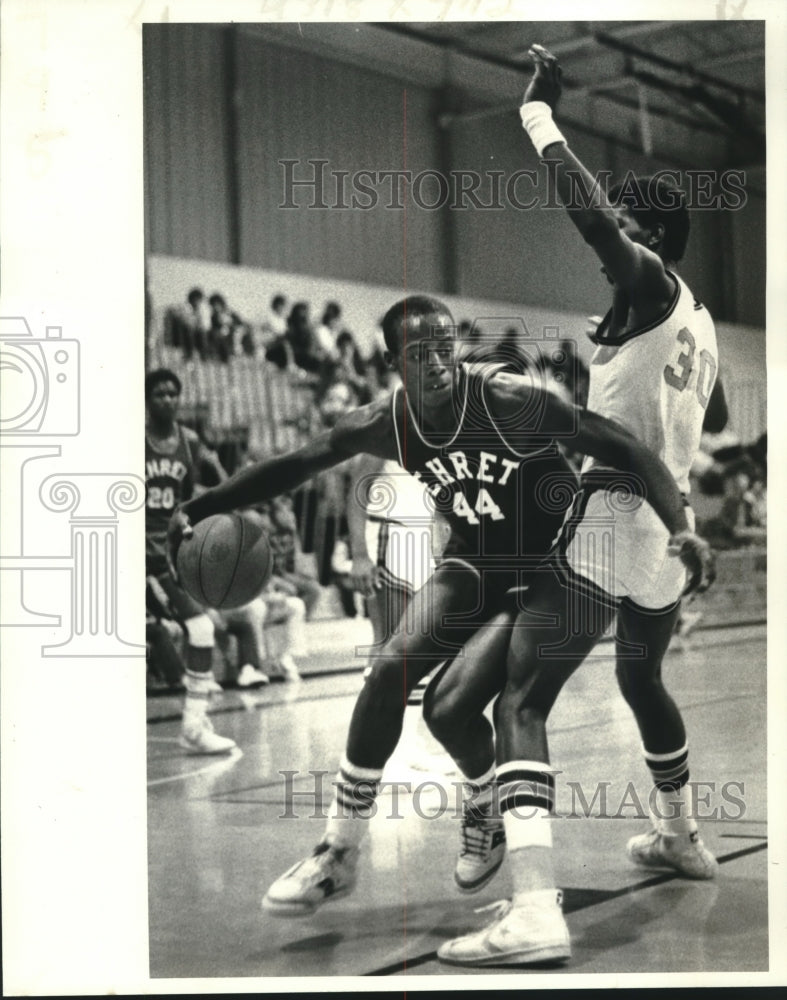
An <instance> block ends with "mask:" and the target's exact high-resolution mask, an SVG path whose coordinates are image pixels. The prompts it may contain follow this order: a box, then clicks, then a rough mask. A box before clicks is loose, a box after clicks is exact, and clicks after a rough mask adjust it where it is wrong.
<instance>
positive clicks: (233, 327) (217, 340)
mask: <svg viewBox="0 0 787 1000" xmlns="http://www.w3.org/2000/svg"><path fill="white" fill-rule="evenodd" d="M208 302H209V304H210V309H211V317H210V354H211V356H213V357H217V358H218V359H219V361H223V362H226V361H228V360H229V359H230V358H231V357H232V356H233V355H234V354H237V352H238V349H239V347H240V340H241V338H242V337H243V335H244V332H245V330H246V324H245V323H244V322H243V320H242V319H241V318H240V316H239V315H238V314H237V313H236V312H235V311H234V310H232V309H230V307H229V306H228V305H227V301H226V299H225V298H224V296H223V295H220V294H219V293H218V292H215V293H214V294H213V295H211V297H210V299H208Z"/></svg>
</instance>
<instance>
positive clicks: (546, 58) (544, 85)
mask: <svg viewBox="0 0 787 1000" xmlns="http://www.w3.org/2000/svg"><path fill="white" fill-rule="evenodd" d="M528 55H529V56H530V58H531V59H532V60H533V62H534V64H535V69H534V70H533V79H532V80H531V81H530V83H529V84H528V86H527V90H526V91H525V97H524V101H523V103H524V104H527V103H528V102H530V101H543V102H544V104H548V105H549V106H550V108H552V110H553V111H554V110H555V108H556V107H557V102H558V100H559V98H560V94H561V92H562V90H563V85H562V83H561V79H562V76H563V70H562V69H561V68H560V63H559V62H558V61H557V58H556V57H555V56H553V55H552V53H551V52H549V51H548V50H547V49H545V48H544V46H543V45H536V44H533V45H531V46H530V48H529V50H528Z"/></svg>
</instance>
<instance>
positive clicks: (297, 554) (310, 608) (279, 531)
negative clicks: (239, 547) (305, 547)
mask: <svg viewBox="0 0 787 1000" xmlns="http://www.w3.org/2000/svg"><path fill="white" fill-rule="evenodd" d="M270 518H271V523H272V528H273V530H272V534H271V536H270V541H271V548H272V550H273V572H274V575H275V576H277V577H278V578H279V579H280V580H283V581H284V582H285V583H287V584H291V585H292V587H293V588H294V594H295V596H296V597H300V599H301V600H302V601H303V603H304V606H305V609H306V618H307V620H308V619H310V618H311V617H312V615H313V614H314V609H315V607H316V606H317V603H318V601H319V600H320V596H321V594H322V587H321V586H320V584H319V581H318V580H317V578H316V576H315V575H314V574H312V573H308V572H304V570H303V552H302V550H301V541H300V537H299V535H298V523H297V520H296V518H295V511H294V508H293V503H292V500H291V498H290V497H289V496H287V495H286V494H282V495H280V496H278V497H275V498H274V499H273V500H272V501H271V503H270Z"/></svg>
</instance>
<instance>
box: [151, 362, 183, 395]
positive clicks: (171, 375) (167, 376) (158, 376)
mask: <svg viewBox="0 0 787 1000" xmlns="http://www.w3.org/2000/svg"><path fill="white" fill-rule="evenodd" d="M162 382H172V383H174V385H175V388H176V389H177V390H178V395H180V394H181V392H183V383H182V382H181V381H180V379H179V378H178V376H177V375H176V374H175V372H173V371H170V369H169V368H156V369H155V370H154V371H152V372H148V374H147V375H146V376H145V399H146V400H148V399H150V397H151V396H152V395H153V390H154V389H155V388H156V386H157V385H160V384H161V383H162Z"/></svg>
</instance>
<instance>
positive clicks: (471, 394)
mask: <svg viewBox="0 0 787 1000" xmlns="http://www.w3.org/2000/svg"><path fill="white" fill-rule="evenodd" d="M501 367H502V366H501ZM499 370H501V368H498V367H495V368H490V367H489V366H486V367H485V368H481V367H473V366H470V365H461V366H460V368H459V372H458V391H457V393H456V397H455V398H456V399H457V406H458V414H457V416H458V426H457V429H456V431H455V432H454V433H453V434H452V435H451V437H450V438H448V439H442V440H438V439H437V438H435V437H433V436H432V435H431V434H430V433H428V432H426V431H425V430H424V429H422V428H421V427H419V425H418V422H417V420H416V417H415V414H414V413H413V410H412V408H411V407H410V405H409V403H408V402H407V400H406V398H405V394H404V392H403V391H402V389H401V388H400V389H398V390H397V391H396V392H395V393H394V394H393V399H392V406H393V422H394V428H395V432H396V439H397V440H396V444H397V449H398V453H399V463H400V465H401V466H402V467H403V468H405V469H406V470H407V471H408V472H410V473H412V475H414V476H415V477H416V478H417V479H418V480H420V481H421V482H422V483H423V484H424V486H425V487H426V489H427V492H428V494H429V496H431V498H432V500H433V502H434V505H435V509H436V510H437V511H438V512H439V513H441V514H442V515H443V516H444V517H445V518H446V519H447V520H448V522H449V524H450V525H451V538H450V539H449V542H448V545H447V547H446V550H445V553H444V558H446V557H448V556H461V557H462V558H466V559H468V560H469V561H470V562H471V563H472V564H474V565H478V564H482V565H484V566H488V567H494V566H497V567H499V568H512V567H513V565H514V564H518V565H520V566H521V567H522V568H527V567H528V566H536V565H537V564H538V563H540V562H541V561H542V560H543V557H544V556H545V555H546V554H547V553H548V552H549V551H550V549H551V548H552V545H553V544H554V542H555V539H556V537H557V535H558V533H559V532H560V529H561V526H562V524H563V519H564V516H565V512H566V509H567V507H568V505H569V502H570V500H571V497H572V495H573V489H574V487H575V484H576V480H575V477H574V475H573V473H572V471H571V469H570V467H569V465H568V463H567V462H566V460H565V458H564V457H563V456H562V454H561V453H560V451H559V449H558V447H557V445H556V444H555V442H554V441H551V440H547V443H546V444H545V443H544V437H543V435H542V437H541V440H540V441H534V443H533V444H532V446H531V447H528V445H527V443H525V442H524V439H523V440H520V439H519V438H520V436H519V435H517V434H516V428H515V427H513V426H511V427H505V428H501V421H500V420H499V419H498V418H496V417H494V416H493V415H492V414H491V413H490V411H489V407H488V405H487V400H486V397H485V387H486V382H487V381H488V379H489V378H490V377H491V376H492V375H494V374H495V373H496V372H497V371H499ZM512 439H516V448H515V447H514V444H513V441H512Z"/></svg>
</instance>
